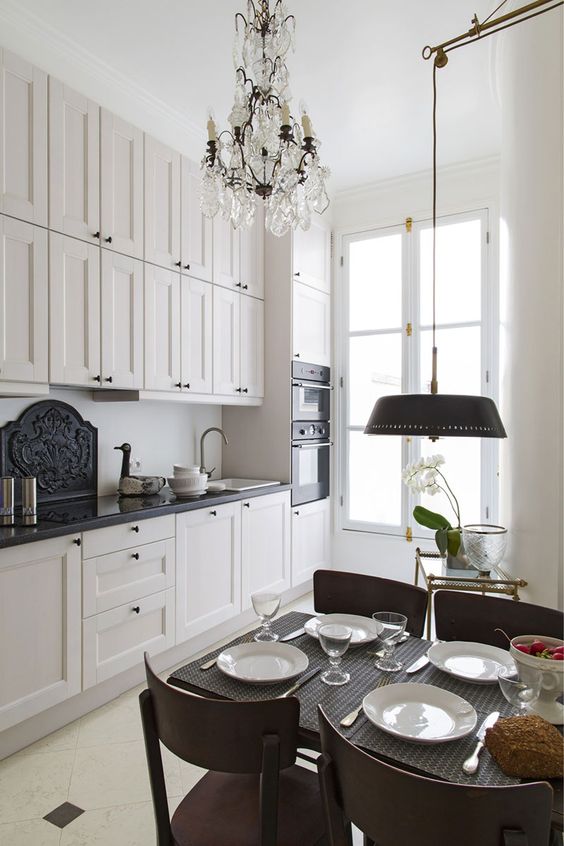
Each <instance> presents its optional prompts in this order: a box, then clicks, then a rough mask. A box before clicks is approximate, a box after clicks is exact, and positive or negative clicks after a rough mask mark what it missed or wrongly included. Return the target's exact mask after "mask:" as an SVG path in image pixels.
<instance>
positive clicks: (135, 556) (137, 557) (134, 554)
mask: <svg viewBox="0 0 564 846" xmlns="http://www.w3.org/2000/svg"><path fill="white" fill-rule="evenodd" d="M131 557H132V558H135V560H136V561H139V553H138V552H132V553H131Z"/></svg>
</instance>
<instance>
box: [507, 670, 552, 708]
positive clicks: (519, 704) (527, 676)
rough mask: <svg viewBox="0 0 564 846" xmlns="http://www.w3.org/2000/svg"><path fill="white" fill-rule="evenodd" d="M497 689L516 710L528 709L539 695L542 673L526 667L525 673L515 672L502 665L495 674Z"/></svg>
mask: <svg viewBox="0 0 564 846" xmlns="http://www.w3.org/2000/svg"><path fill="white" fill-rule="evenodd" d="M497 681H498V684H499V689H500V690H501V692H502V693H503V695H504V697H505V698H506V699H507V701H508V702H509V704H510V705H513V707H514V708H517V710H518V711H528V710H529V706H530V705H534V704H535V702H536V701H537V699H538V698H539V696H540V692H541V685H542V673H541V672H540V670H535V669H533V668H532V667H527V670H526V673H521V671H520V670H518V671H517V673H515V672H514V671H513V670H511V669H509V667H502V668H501V669H500V670H499V672H498V674H497Z"/></svg>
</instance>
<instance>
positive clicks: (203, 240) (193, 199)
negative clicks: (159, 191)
mask: <svg viewBox="0 0 564 846" xmlns="http://www.w3.org/2000/svg"><path fill="white" fill-rule="evenodd" d="M181 167H182V184H181V191H182V203H181V222H182V231H181V239H182V244H181V252H182V272H183V273H186V275H187V276H194V277H195V278H196V279H203V280H204V281H206V282H211V281H212V278H213V252H212V251H213V223H212V221H211V220H210V218H209V217H205V216H204V215H203V214H202V211H201V209H200V168H199V167H198V165H197V164H195V163H194V162H191V161H190V159H187V158H186V157H185V156H183V157H182V164H181Z"/></svg>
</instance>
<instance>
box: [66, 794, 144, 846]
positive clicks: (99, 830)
mask: <svg viewBox="0 0 564 846" xmlns="http://www.w3.org/2000/svg"><path fill="white" fill-rule="evenodd" d="M155 843H156V836H155V822H154V817H153V806H152V804H151V803H150V802H141V803H138V804H134V805H116V806H115V807H113V808H99V809H96V810H92V811H86V813H84V814H82V816H81V817H78V819H76V820H74V822H72V823H69V825H68V826H67V827H66V828H64V829H63V831H62V835H61V842H60V846H155Z"/></svg>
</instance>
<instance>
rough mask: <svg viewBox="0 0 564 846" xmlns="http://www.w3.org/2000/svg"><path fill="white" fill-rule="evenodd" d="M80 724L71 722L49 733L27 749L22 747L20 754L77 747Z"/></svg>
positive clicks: (33, 753) (76, 721)
mask: <svg viewBox="0 0 564 846" xmlns="http://www.w3.org/2000/svg"><path fill="white" fill-rule="evenodd" d="M78 724H79V721H78V720H75V722H74V723H69V724H68V726H63V728H62V729H59V730H58V731H54V732H52V733H51V734H48V735H47V736H46V737H43V738H41V740H38V741H36V742H35V743H32V744H31V746H28V747H27V748H26V749H22V751H21V752H20V753H19V754H20V755H36V754H37V753H39V752H61V751H64V750H66V749H76V741H77V739H78Z"/></svg>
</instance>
